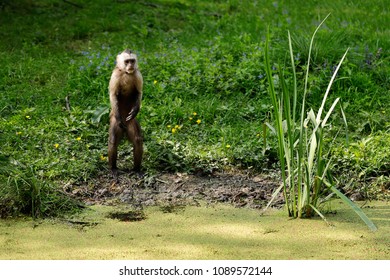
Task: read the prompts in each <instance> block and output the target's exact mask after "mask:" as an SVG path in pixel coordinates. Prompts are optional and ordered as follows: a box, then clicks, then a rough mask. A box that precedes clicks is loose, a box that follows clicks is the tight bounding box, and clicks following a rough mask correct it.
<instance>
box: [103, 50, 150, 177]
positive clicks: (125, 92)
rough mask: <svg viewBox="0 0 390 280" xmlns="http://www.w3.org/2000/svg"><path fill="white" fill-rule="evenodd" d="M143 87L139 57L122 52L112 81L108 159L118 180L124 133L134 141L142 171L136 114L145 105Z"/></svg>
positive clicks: (136, 168) (138, 163) (134, 156)
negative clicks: (119, 152)
mask: <svg viewBox="0 0 390 280" xmlns="http://www.w3.org/2000/svg"><path fill="white" fill-rule="evenodd" d="M142 86H143V79H142V75H141V72H140V71H139V70H138V63H137V56H136V55H135V54H133V53H132V52H131V51H128V50H126V51H124V52H122V53H121V54H119V55H118V56H117V58H116V67H115V69H114V70H113V72H112V75H111V79H110V84H109V92H110V103H111V112H110V129H109V140H108V162H109V166H110V169H111V171H112V174H113V176H114V178H115V179H118V177H117V172H118V169H117V165H116V161H117V156H118V145H119V143H120V141H121V140H122V138H123V136H126V137H127V139H128V140H129V141H130V142H131V143H132V144H133V158H134V170H135V171H136V172H140V170H141V162H142V154H143V139H142V132H141V126H140V125H139V123H138V121H137V119H136V118H135V117H136V116H137V114H138V112H139V110H140V108H141V99H142Z"/></svg>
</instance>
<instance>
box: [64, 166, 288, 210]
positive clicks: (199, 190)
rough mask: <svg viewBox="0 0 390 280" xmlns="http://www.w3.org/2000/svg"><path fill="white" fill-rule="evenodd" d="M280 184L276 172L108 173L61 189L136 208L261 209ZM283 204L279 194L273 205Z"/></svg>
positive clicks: (95, 201)
mask: <svg viewBox="0 0 390 280" xmlns="http://www.w3.org/2000/svg"><path fill="white" fill-rule="evenodd" d="M279 184H280V176H279V175H278V173H277V172H271V173H267V174H251V173H250V172H245V171H229V172H227V171H225V172H216V173H214V174H211V175H207V176H198V175H191V174H185V173H175V174H167V173H164V174H158V175H152V176H150V175H146V176H144V177H143V178H142V179H140V178H138V177H137V176H136V175H134V174H133V175H131V174H128V173H122V174H120V176H119V182H115V181H114V180H113V179H112V177H111V176H110V175H109V174H104V175H100V176H98V177H97V178H96V179H94V180H92V181H89V182H88V183H85V184H78V185H74V184H73V185H67V186H65V187H64V191H66V192H67V193H69V194H71V195H72V196H73V197H76V198H78V199H81V200H83V201H84V202H85V203H86V204H88V205H93V204H103V205H117V204H126V205H129V206H133V207H134V208H136V209H142V208H143V207H144V206H160V207H165V208H166V211H169V209H170V207H173V206H174V207H177V206H185V205H199V204H200V203H204V202H205V203H207V204H212V203H229V204H231V205H233V206H235V207H250V208H255V209H259V208H263V207H264V206H265V205H266V204H267V203H268V202H269V200H270V199H271V196H272V193H273V192H274V190H275V189H276V188H277V187H278V186H279ZM282 203H283V198H282V195H281V194H280V195H279V196H278V197H277V198H276V199H275V202H274V204H273V205H274V206H280V205H281V204H282Z"/></svg>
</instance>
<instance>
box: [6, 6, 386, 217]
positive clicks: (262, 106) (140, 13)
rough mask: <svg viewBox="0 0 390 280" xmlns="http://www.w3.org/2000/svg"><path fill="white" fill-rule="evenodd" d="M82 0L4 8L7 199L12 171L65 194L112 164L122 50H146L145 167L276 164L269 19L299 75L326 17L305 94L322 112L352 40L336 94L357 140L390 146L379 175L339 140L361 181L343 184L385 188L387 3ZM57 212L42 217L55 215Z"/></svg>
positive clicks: (125, 160) (275, 49)
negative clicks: (112, 94) (112, 105)
mask: <svg viewBox="0 0 390 280" xmlns="http://www.w3.org/2000/svg"><path fill="white" fill-rule="evenodd" d="M77 3H79V4H80V5H81V6H82V7H76V6H73V5H70V4H67V3H66V2H64V1H55V0H52V1H28V0H25V1H17V2H15V3H14V2H12V1H6V2H4V3H3V4H1V6H0V35H1V37H2V40H1V43H0V65H1V66H2V67H1V68H0V141H1V143H2V146H1V151H0V156H1V159H2V161H3V162H4V163H5V164H4V166H5V167H4V168H1V171H0V184H1V187H2V189H1V193H0V195H1V197H8V198H9V199H11V202H10V201H9V200H5V199H2V200H1V201H0V205H6V206H7V207H11V208H12V207H13V206H12V205H14V204H12V203H14V202H12V199H14V198H15V195H13V192H12V190H14V189H15V183H14V182H15V180H9V179H10V174H15V173H16V174H19V176H20V178H22V179H23V180H25V179H26V178H30V177H31V176H32V177H34V178H35V179H34V180H35V181H34V184H33V185H35V188H36V189H44V187H42V186H45V185H47V184H49V185H53V186H57V187H58V188H59V189H60V188H61V187H62V186H63V185H64V184H72V183H75V182H76V183H77V182H80V181H88V179H89V178H91V177H94V176H96V175H97V174H98V173H99V172H107V162H106V156H107V155H106V153H107V147H106V142H107V137H108V134H107V131H108V119H107V108H108V103H109V102H108V94H107V84H108V79H109V76H110V71H111V69H112V67H113V61H114V57H115V55H116V54H117V53H118V52H120V51H122V50H123V49H124V48H131V49H133V50H135V51H136V52H137V54H138V57H139V59H140V67H141V71H142V74H143V76H144V96H143V107H142V110H141V112H140V114H139V119H140V122H141V125H142V127H143V129H144V135H145V160H144V168H145V171H146V172H147V173H156V172H162V171H181V172H199V171H201V172H206V173H207V172H212V171H213V170H215V169H223V168H224V167H226V166H234V167H236V168H251V169H255V170H264V169H273V168H275V167H276V161H277V160H276V158H277V157H276V154H277V152H276V143H277V142H276V138H275V136H274V135H272V134H270V133H268V134H267V135H266V136H267V141H266V142H265V145H264V140H263V136H264V133H263V128H262V125H263V123H264V122H265V121H269V119H270V112H271V110H272V106H271V101H270V99H269V97H268V93H267V90H266V88H267V82H266V79H265V68H264V60H263V57H264V42H265V35H266V30H267V27H268V26H269V29H270V31H271V32H270V33H271V34H270V35H271V40H272V45H271V46H270V56H271V61H272V62H273V65H272V66H273V67H274V68H278V66H284V65H288V63H289V54H288V41H287V36H286V35H287V30H289V31H290V33H291V34H292V40H293V48H294V50H295V53H296V57H295V63H296V67H297V76H298V78H299V77H302V75H304V72H305V61H306V59H307V57H305V54H307V49H308V46H309V38H310V35H311V33H312V31H313V29H315V27H316V26H317V25H318V23H319V20H321V19H322V18H324V16H325V15H327V14H328V13H331V16H330V18H329V19H328V20H327V22H326V25H325V27H324V28H323V29H322V30H321V31H320V32H319V33H318V36H317V38H318V42H317V43H316V44H315V45H314V47H313V50H314V51H313V56H312V61H311V65H312V68H311V69H310V72H311V75H310V76H311V77H312V78H311V79H310V80H309V83H308V97H307V102H308V104H309V105H310V106H313V107H318V106H317V105H318V104H320V102H321V94H322V93H323V92H324V89H325V88H326V86H327V83H328V81H329V78H330V77H331V75H332V71H333V67H334V66H335V65H336V64H337V62H338V59H339V58H340V56H341V54H342V53H343V52H344V50H345V49H346V48H348V47H349V48H350V52H349V54H348V57H347V60H346V61H345V63H344V66H343V68H342V69H341V71H340V72H339V74H338V76H337V78H336V80H335V82H334V86H333V90H332V92H331V93H330V96H329V99H330V100H329V102H330V104H331V103H332V102H333V101H334V99H335V98H336V97H340V98H341V101H342V103H343V105H344V106H345V111H346V115H347V119H348V120H349V127H350V129H351V131H350V138H351V139H350V140H351V143H352V147H354V146H353V145H354V144H357V145H359V143H361V142H362V141H365V140H367V139H370V137H372V136H374V137H375V138H376V139H378V141H382V142H383V143H384V148H383V149H381V154H380V155H379V154H376V155H377V156H376V157H375V161H376V162H375V164H376V166H377V167H378V170H380V172H376V173H375V174H376V175H378V177H380V178H381V181H380V182H381V183H378V184H373V182H372V179H371V178H372V177H371V176H368V175H367V176H360V174H362V172H363V173H364V174H372V172H371V171H370V170H369V169H370V165H369V163H370V159H365V161H364V165H360V161H359V158H358V157H356V156H355V155H354V152H353V151H354V150H353V149H352V150H347V147H345V146H342V144H337V146H335V151H334V153H335V154H338V155H339V154H341V155H342V156H340V157H339V158H338V164H339V169H338V170H339V171H340V173H341V175H342V174H343V173H347V172H348V173H349V172H351V173H353V174H354V175H355V176H354V178H356V181H359V184H353V186H350V184H349V182H347V181H346V179H342V180H341V182H340V184H341V185H342V186H349V187H350V188H355V189H360V188H363V190H364V192H365V193H371V194H377V193H378V192H379V193H381V194H385V195H382V197H386V196H387V195H386V192H388V190H389V187H388V186H389V173H388V168H387V167H386V166H387V165H388V157H389V154H390V152H389V148H388V147H389V144H388V143H389V142H386V141H383V139H387V138H388V135H389V123H390V122H389V118H388V115H389V112H388V107H389V99H390V97H389V96H390V94H389V88H390V83H389V76H390V75H389V72H390V70H389V65H390V63H389V49H390V43H389V40H388V38H389V37H390V34H389V29H388V28H387V23H388V22H389V21H390V19H389V17H390V16H389V8H388V5H386V3H385V1H380V0H375V1H370V2H367V1H363V0H361V1H354V3H353V4H351V3H343V2H342V1H326V2H318V3H314V2H313V1H306V2H305V3H302V2H301V1H271V2H270V1H258V2H253V1H242V2H241V1H233V0H232V1H226V2H225V1H180V2H177V1H169V0H160V1H148V2H142V1H140V2H138V1H137V2H130V1H114V2H113V1H108V0H100V1H87V0H84V1H77ZM288 71H291V69H288V68H287V69H286V75H288V74H289V73H288ZM287 80H288V79H287ZM298 86H302V85H298ZM66 97H68V98H69V102H70V110H67V109H66V102H65V98H66ZM194 112H196V113H197V115H196V116H194V115H193V113H194ZM190 118H192V119H190ZM333 118H334V119H333V120H332V124H333V126H332V127H331V128H330V130H329V135H327V136H326V137H327V139H333V137H334V135H335V134H336V133H337V131H338V130H339V128H340V126H341V125H343V124H342V121H341V116H340V115H337V114H336V115H335V116H334V117H333ZM198 119H199V120H200V121H201V122H200V123H199V124H198V123H197V122H196V121H197V120H198ZM175 126H179V128H177V129H176V131H175V133H172V128H175ZM381 139H382V140H381ZM328 143H329V141H328ZM370 152H371V153H374V154H375V150H370ZM129 162H131V153H130V149H129V148H128V146H123V148H122V149H121V153H120V164H122V166H123V167H126V168H130V167H131V164H130V163H129ZM350 166H353V168H354V169H353V170H351V169H350ZM367 166H368V167H367ZM347 177H348V176H347ZM30 185H31V184H30ZM367 188H370V189H371V188H372V189H375V191H371V192H368V191H366V189H367ZM382 188H383V189H384V191H382ZM10 194H12V195H10ZM373 197H377V196H373ZM30 198H31V196H30V197H28V199H30ZM24 204H25V205H27V204H28V203H24ZM10 205H11V206H10ZM19 208H20V207H19ZM45 209H46V208H45ZM45 209H41V210H40V212H43V213H37V214H41V215H51V214H52V213H51V211H49V210H45ZM17 210H18V211H19V210H21V208H20V209H17ZM45 211H46V212H45ZM25 212H29V211H28V210H26V211H25Z"/></svg>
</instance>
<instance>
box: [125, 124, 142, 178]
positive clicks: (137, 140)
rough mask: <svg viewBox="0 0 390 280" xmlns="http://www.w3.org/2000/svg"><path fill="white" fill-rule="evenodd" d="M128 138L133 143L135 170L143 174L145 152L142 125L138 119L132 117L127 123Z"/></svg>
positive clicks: (140, 174)
mask: <svg viewBox="0 0 390 280" xmlns="http://www.w3.org/2000/svg"><path fill="white" fill-rule="evenodd" d="M127 138H128V139H129V141H130V142H131V143H132V144H133V157H134V167H133V169H134V171H135V172H136V173H137V174H138V175H139V176H142V173H141V163H142V155H143V153H144V148H143V138H142V131H141V126H140V125H139V123H138V121H137V120H136V119H132V120H131V121H129V122H128V125H127Z"/></svg>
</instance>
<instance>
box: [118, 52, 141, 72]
mask: <svg viewBox="0 0 390 280" xmlns="http://www.w3.org/2000/svg"><path fill="white" fill-rule="evenodd" d="M116 67H117V68H118V69H119V70H121V71H124V72H126V73H127V74H133V73H134V72H135V71H136V70H137V69H138V63H137V56H136V55H135V54H134V53H132V52H131V51H130V50H125V51H123V52H122V53H121V54H118V56H117V57H116Z"/></svg>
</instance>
